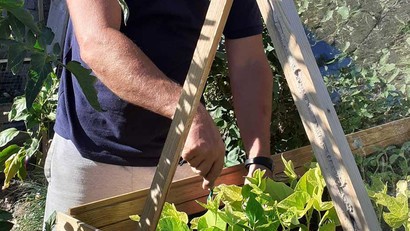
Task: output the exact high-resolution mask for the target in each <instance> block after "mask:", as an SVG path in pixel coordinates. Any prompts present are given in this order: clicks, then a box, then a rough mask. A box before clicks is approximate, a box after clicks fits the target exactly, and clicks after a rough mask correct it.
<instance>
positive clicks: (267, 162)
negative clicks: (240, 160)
mask: <svg viewBox="0 0 410 231" xmlns="http://www.w3.org/2000/svg"><path fill="white" fill-rule="evenodd" d="M251 164H259V165H263V166H265V167H266V168H267V169H269V170H270V171H271V172H273V160H272V158H269V157H265V156H257V157H255V158H251V159H247V160H246V161H245V167H246V168H247V169H249V165H251Z"/></svg>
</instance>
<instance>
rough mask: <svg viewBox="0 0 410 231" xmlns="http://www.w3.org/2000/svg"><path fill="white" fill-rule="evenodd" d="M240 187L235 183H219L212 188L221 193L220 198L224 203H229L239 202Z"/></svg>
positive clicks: (240, 195)
mask: <svg viewBox="0 0 410 231" xmlns="http://www.w3.org/2000/svg"><path fill="white" fill-rule="evenodd" d="M241 190H242V189H241V187H239V186H236V185H225V184H221V185H218V186H217V187H215V188H214V192H215V193H218V194H221V200H222V202H223V203H224V204H231V203H233V202H238V201H239V202H241V201H242V199H243V197H242V194H241Z"/></svg>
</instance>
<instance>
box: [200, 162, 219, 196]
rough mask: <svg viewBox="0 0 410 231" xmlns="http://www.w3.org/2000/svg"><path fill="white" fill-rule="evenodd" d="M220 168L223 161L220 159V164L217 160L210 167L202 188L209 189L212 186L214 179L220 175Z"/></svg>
mask: <svg viewBox="0 0 410 231" xmlns="http://www.w3.org/2000/svg"><path fill="white" fill-rule="evenodd" d="M222 167H223V159H222V162H221V161H219V160H218V161H217V162H215V163H214V164H213V165H212V167H211V169H210V170H209V172H208V174H207V175H206V176H205V177H204V181H203V183H202V188H204V189H210V188H212V187H213V186H214V183H215V180H216V178H218V177H219V175H220V174H221V171H222Z"/></svg>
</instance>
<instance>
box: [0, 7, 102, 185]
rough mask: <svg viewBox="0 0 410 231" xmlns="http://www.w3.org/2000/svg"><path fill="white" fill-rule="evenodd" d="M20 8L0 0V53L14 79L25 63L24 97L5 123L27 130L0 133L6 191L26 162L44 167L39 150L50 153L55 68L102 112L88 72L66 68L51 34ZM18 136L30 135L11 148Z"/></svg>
mask: <svg viewBox="0 0 410 231" xmlns="http://www.w3.org/2000/svg"><path fill="white" fill-rule="evenodd" d="M23 6H24V2H23V1H21V0H2V1H0V10H2V12H3V13H2V15H1V18H0V48H1V49H2V50H6V51H7V61H8V63H7V69H8V70H9V71H11V72H12V73H13V74H17V73H19V72H20V71H21V70H22V67H23V64H24V62H25V61H29V64H28V65H29V67H28V72H27V73H26V74H27V76H28V80H27V83H26V89H25V95H24V96H23V97H17V98H15V100H14V103H13V105H12V110H11V111H10V112H9V115H8V117H9V121H20V120H24V121H25V125H26V129H25V131H20V130H17V129H14V128H10V129H7V130H5V131H2V132H1V133H0V148H3V149H2V151H1V152H0V171H2V172H4V173H5V175H6V179H5V183H4V186H3V188H7V187H8V185H9V182H10V180H11V179H12V178H13V177H14V176H16V175H17V176H18V177H19V178H20V179H24V178H25V177H26V175H27V172H26V166H25V163H26V159H28V158H30V157H32V156H36V157H37V158H38V159H39V160H38V162H42V160H41V159H42V157H43V156H44V155H43V153H42V151H43V152H46V151H47V149H48V148H47V146H48V142H47V141H48V139H49V138H50V134H49V131H51V129H50V128H51V126H52V123H53V121H54V120H55V108H56V103H57V96H56V91H57V87H58V80H57V75H56V70H57V69H58V68H61V67H64V66H65V67H66V68H67V69H68V70H69V71H71V72H72V73H74V75H75V76H76V77H77V80H78V81H79V83H80V85H81V88H82V90H83V92H84V94H85V96H86V98H87V99H88V101H89V102H90V104H91V105H92V106H93V107H94V108H95V109H96V110H101V108H100V106H99V103H98V98H97V92H96V91H95V89H94V87H93V84H94V82H95V80H96V78H95V77H94V76H92V75H90V73H91V70H88V69H85V68H84V67H82V66H81V65H79V63H77V62H70V63H68V64H67V65H64V64H63V63H62V62H61V61H60V60H59V54H60V45H59V44H57V43H56V44H52V41H53V38H54V34H53V32H52V31H51V29H50V28H48V27H46V26H44V25H43V24H41V23H37V22H35V21H34V19H33V17H32V15H31V14H30V13H29V12H28V11H27V10H26V9H24V8H23ZM48 47H52V52H51V53H48V52H47V48H48ZM21 133H25V134H26V135H28V138H27V139H26V141H25V142H24V145H23V146H18V145H17V144H11V145H9V142H10V141H12V140H13V138H14V137H16V136H17V135H18V134H21ZM7 145H8V146H7ZM0 150H1V149H0Z"/></svg>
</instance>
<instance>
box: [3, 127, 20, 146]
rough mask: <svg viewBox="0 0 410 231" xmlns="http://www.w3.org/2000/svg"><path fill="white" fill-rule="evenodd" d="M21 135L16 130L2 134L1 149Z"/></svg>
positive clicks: (11, 129)
mask: <svg viewBox="0 0 410 231" xmlns="http://www.w3.org/2000/svg"><path fill="white" fill-rule="evenodd" d="M19 133H20V131H19V130H17V129H16V128H9V129H6V130H4V131H2V132H0V148H1V147H3V146H5V145H6V144H7V143H8V142H10V141H11V140H13V139H14V137H16V136H17V135H18V134H19Z"/></svg>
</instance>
